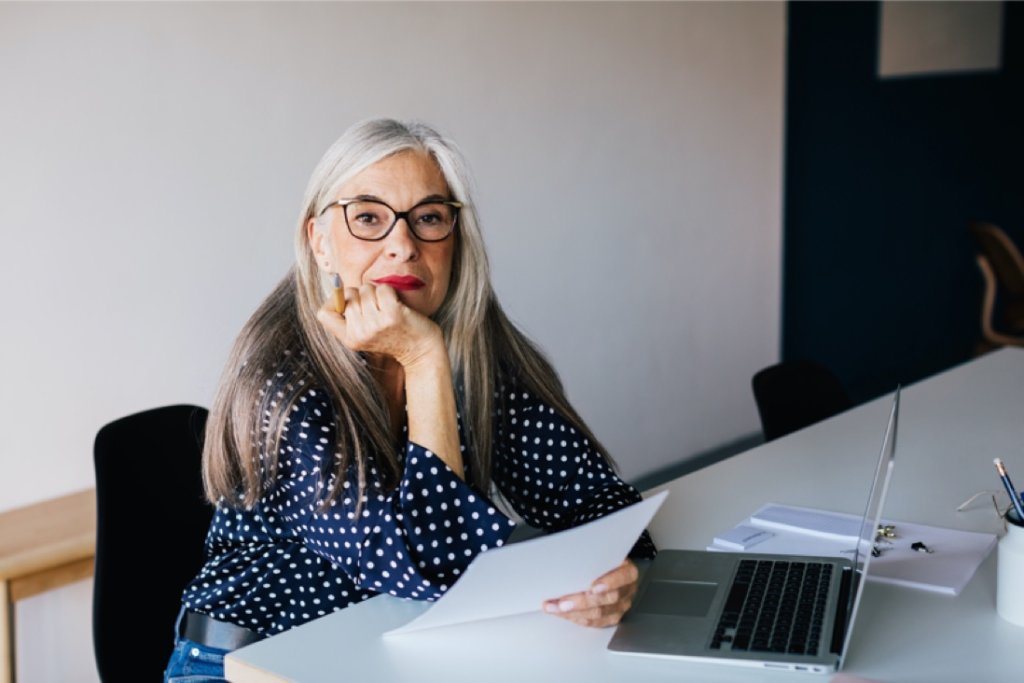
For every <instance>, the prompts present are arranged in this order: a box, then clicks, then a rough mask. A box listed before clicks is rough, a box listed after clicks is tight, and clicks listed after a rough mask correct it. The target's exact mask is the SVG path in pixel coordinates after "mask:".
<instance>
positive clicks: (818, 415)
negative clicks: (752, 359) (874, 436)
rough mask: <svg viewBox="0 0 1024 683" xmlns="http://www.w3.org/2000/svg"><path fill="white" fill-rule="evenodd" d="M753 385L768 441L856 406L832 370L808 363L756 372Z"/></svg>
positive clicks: (791, 363)
mask: <svg viewBox="0 0 1024 683" xmlns="http://www.w3.org/2000/svg"><path fill="white" fill-rule="evenodd" d="M751 384H752V385H753V389H754V400H755V401H756V402H757V412H758V413H759V414H760V416H761V429H762V431H763V432H764V439H765V441H772V440H773V439H777V438H779V437H780V436H785V435H786V434H789V433H790V432H795V431H796V430H798V429H803V428H804V427H806V426H808V425H811V424H814V423H815V422H818V421H820V420H824V419H825V418H827V417H832V416H833V415H835V414H837V413H841V412H843V411H844V410H846V409H848V408H851V407H853V401H851V400H850V397H849V395H848V394H847V393H846V390H845V389H844V388H843V385H842V384H841V383H840V382H839V379H838V378H836V376H835V375H834V374H832V371H831V370H829V369H828V368H826V367H825V366H823V365H821V364H819V363H815V362H814V361H809V360H793V361H783V362H782V363H778V364H776V365H771V366H769V367H767V368H764V369H763V370H760V371H759V372H757V373H756V374H755V375H754V377H753V379H752V380H751Z"/></svg>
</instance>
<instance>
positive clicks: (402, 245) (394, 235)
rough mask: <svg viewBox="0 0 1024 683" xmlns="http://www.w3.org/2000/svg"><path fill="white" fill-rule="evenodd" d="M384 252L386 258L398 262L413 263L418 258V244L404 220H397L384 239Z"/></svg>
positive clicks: (407, 222) (406, 221)
mask: <svg viewBox="0 0 1024 683" xmlns="http://www.w3.org/2000/svg"><path fill="white" fill-rule="evenodd" d="M384 250H385V253H386V254H387V255H388V258H392V259H396V260H398V261H414V260H416V258H417V257H418V256H419V253H420V247H419V243H418V242H417V240H416V238H415V237H414V236H413V234H412V228H410V227H409V221H408V220H407V219H406V218H404V217H403V218H399V219H398V222H397V223H395V227H394V228H392V229H391V233H390V234H389V235H388V236H387V237H385V238H384Z"/></svg>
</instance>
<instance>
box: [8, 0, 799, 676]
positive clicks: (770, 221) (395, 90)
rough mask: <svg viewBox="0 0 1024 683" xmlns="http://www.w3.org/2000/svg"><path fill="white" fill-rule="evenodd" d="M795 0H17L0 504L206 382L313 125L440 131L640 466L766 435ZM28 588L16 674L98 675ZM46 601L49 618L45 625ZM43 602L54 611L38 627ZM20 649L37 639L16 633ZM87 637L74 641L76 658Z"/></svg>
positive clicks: (276, 233) (576, 394)
mask: <svg viewBox="0 0 1024 683" xmlns="http://www.w3.org/2000/svg"><path fill="white" fill-rule="evenodd" d="M784 17H785V7H784V5H783V4H781V3H759V2H757V3H750V4H747V3H721V4H719V3H693V4H689V3H678V4H677V3H652V4H647V3H643V4H639V3H621V4H620V3H598V4H589V3H565V4H548V3H523V4H518V3H511V4H504V3H480V4H477V3H453V4H434V3H427V2H417V3H411V4H403V3H385V4H355V3H352V4H348V3H346V4H301V3H286V4H273V3H256V4H247V3H224V4H221V3H217V4H198V5H196V4H185V3H180V4H179V3H171V4H148V3H142V4H131V3H129V4H121V3H115V4H107V5H93V4H89V3H71V4H59V5H50V4H42V5H39V4H32V3H29V4H10V3H2V4H0V65H2V66H0V196H2V200H0V304H2V310H3V333H2V335H0V357H3V358H5V359H7V367H6V371H5V373H4V379H3V387H4V389H3V391H2V392H0V433H3V434H4V446H3V450H2V451H0V468H2V469H0V471H2V472H3V475H2V478H0V509H5V508H10V507H15V506H18V505H22V504H26V503H30V502H34V501H36V500H41V499H44V498H48V497H52V496H55V495H59V494H62V493H65V492H69V491H72V490H77V489H81V488H85V487H88V486H91V485H92V483H93V474H92V461H91V445H92V439H93V436H94V434H95V431H96V429H97V428H98V427H99V426H101V425H102V424H104V423H105V422H107V421H109V420H111V419H114V418H116V417H119V416H122V415H124V414H127V413H130V412H134V411H137V410H140V409H143V408H147V407H152V406H156V405H161V404H167V403H174V402H193V403H198V404H204V405H208V404H209V402H210V397H211V394H212V391H213V387H214V383H215V381H216V379H217V376H218V374H219V371H220V368H221V365H222V363H223V361H224V358H225V355H226V352H227V349H228V347H229V345H230V343H231V341H232V338H233V336H234V334H235V333H236V331H237V330H238V328H239V327H240V325H241V324H242V322H243V321H244V320H245V318H246V317H247V316H248V314H249V313H250V312H251V311H252V309H253V308H254V307H255V305H256V304H257V303H258V301H259V300H260V299H261V298H262V297H263V296H264V294H265V293H266V292H267V291H268V290H269V289H270V288H271V286H272V285H273V284H274V282H276V280H277V279H278V278H279V277H280V276H281V275H282V274H283V272H284V270H285V269H286V267H287V266H288V263H289V260H290V254H291V252H290V249H291V247H290V240H291V234H292V230H293V224H294V222H295V219H296V214H297V211H298V209H299V201H300V195H301V192H302V189H303V186H304V184H305V182H306V179H307V178H308V175H309V173H310V172H311V170H312V167H313V165H314V164H315V162H316V161H317V159H318V158H319V155H320V154H321V153H322V152H323V150H324V149H326V147H327V146H328V145H329V144H330V143H331V142H332V141H333V140H334V138H335V137H337V135H339V134H340V133H341V131H342V130H343V129H344V128H345V127H346V126H347V125H349V124H350V123H352V122H354V121H356V120H359V119H363V118H367V117H371V116H382V115H387V116H395V117H399V118H418V119H422V120H425V121H428V122H430V123H432V124H434V125H435V126H437V127H438V128H440V129H441V130H443V131H445V132H447V133H449V134H451V135H452V136H453V137H455V138H456V140H457V141H458V142H459V143H460V144H461V146H462V147H463V149H464V151H465V153H466V155H467V156H468V158H469V160H470V163H471V166H472V168H473V169H474V171H475V177H476V184H477V187H478V192H477V195H476V202H477V205H478V209H479V213H480V215H481V216H482V220H483V225H484V229H485V231H486V238H487V241H488V246H489V249H490V254H491V258H492V265H493V270H494V278H495V284H496V287H497V289H498V292H499V294H500V295H501V297H502V299H503V302H504V303H505V306H506V308H507V310H508V311H509V313H510V315H511V316H512V318H513V319H514V320H516V321H517V322H519V323H520V324H521V325H522V326H523V327H524V328H525V329H526V331H527V332H528V333H530V334H531V335H532V336H533V337H534V338H535V339H536V340H537V341H538V342H539V343H540V344H541V345H542V346H543V347H544V348H545V349H546V350H547V351H548V352H549V353H550V355H551V356H552V358H553V360H554V362H555V365H556V366H557V367H558V368H559V369H560V371H561V372H562V374H563V379H564V380H565V383H566V385H567V387H568V389H569V392H570V395H571V397H572V398H573V400H574V401H575V403H576V404H577V407H578V408H579V409H580V411H581V413H582V414H583V415H584V417H585V418H586V419H587V420H588V422H589V423H590V424H591V426H592V427H593V428H594V430H595V431H596V432H597V434H598V436H599V437H601V438H602V439H603V440H604V441H605V443H606V444H607V445H608V446H609V448H610V449H611V451H612V452H613V454H614V455H615V456H616V458H617V459H618V461H619V463H620V466H621V468H622V470H623V472H624V474H625V475H626V476H627V477H635V476H637V475H639V474H643V473H645V472H649V471H652V470H655V469H657V468H659V467H661V466H664V465H666V464H669V463H671V462H674V461H677V460H679V459H681V458H685V457H687V456H688V455H692V454H694V453H697V452H700V451H702V450H705V449H707V448H710V447H713V446H716V445H719V444H721V443H723V442H726V441H729V440H732V439H735V438H738V437H742V436H745V435H747V434H749V433H752V432H755V431H757V429H758V422H757V417H756V411H755V408H754V404H753V400H752V398H751V396H750V389H749V379H750V376H751V374H752V373H753V372H754V371H756V370H757V369H758V368H760V367H762V366H764V365H767V364H769V363H771V362H773V361H774V360H775V359H776V357H777V353H778V351H777V349H778V334H779V306H780V304H779V300H780V242H781V237H780V222H781V168H782V160H781V157H782V129H783V121H782V114H783V59H784V47H785V46H784V40H785V18H784ZM88 608H89V606H88V599H87V590H84V589H81V588H77V589H68V590H65V591H58V592H56V593H53V594H50V595H44V596H41V597H39V598H36V599H34V600H33V601H30V602H29V603H26V604H25V605H23V606H22V607H21V609H19V619H21V620H22V621H24V622H26V627H25V628H23V629H22V632H21V636H22V637H21V641H20V642H19V650H18V651H19V655H20V669H21V672H22V675H23V677H22V679H21V680H22V681H23V682H25V683H31V682H32V681H50V680H61V681H75V680H93V679H94V677H95V674H94V673H93V670H92V668H91V667H92V664H91V661H90V660H89V659H88V656H89V649H88V647H83V646H81V644H80V643H79V645H78V646H77V648H70V649H71V650H72V651H73V652H75V653H78V654H80V655H82V656H84V657H85V658H86V659H85V660H84V661H82V660H81V659H80V658H75V657H71V658H68V657H61V658H55V657H52V656H50V655H52V654H53V652H54V650H55V649H57V648H59V647H63V646H61V645H59V644H55V643H54V642H53V639H52V638H50V637H43V635H42V634H43V633H46V632H48V628H47V624H46V619H47V616H46V615H51V614H52V615H56V614H59V613H61V612H64V613H67V612H68V611H69V610H70V611H71V612H72V613H76V614H77V615H78V616H76V617H75V618H74V619H73V621H74V622H75V623H81V624H82V628H83V630H84V631H86V632H83V633H81V634H79V635H80V636H81V638H88V633H87V625H88V618H87V611H88ZM55 618H56V617H55ZM33 624H35V625H36V626H33ZM29 641H31V642H29ZM83 653H84V654H83Z"/></svg>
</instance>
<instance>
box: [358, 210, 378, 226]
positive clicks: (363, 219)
mask: <svg viewBox="0 0 1024 683" xmlns="http://www.w3.org/2000/svg"><path fill="white" fill-rule="evenodd" d="M355 220H356V222H357V223H362V224H363V225H374V224H375V223H377V222H378V221H380V218H378V217H377V216H376V215H374V214H372V213H361V214H358V215H357V216H356V217H355Z"/></svg>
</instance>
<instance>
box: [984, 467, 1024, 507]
mask: <svg viewBox="0 0 1024 683" xmlns="http://www.w3.org/2000/svg"><path fill="white" fill-rule="evenodd" d="M992 462H994V463H995V464H996V472H998V473H999V478H1000V479H1002V480H1003V486H1005V487H1006V492H1007V493H1009V494H1010V501H1011V502H1012V503H1013V509H1014V510H1016V511H1017V519H1019V520H1020V521H1022V522H1024V508H1021V505H1020V495H1019V494H1018V493H1017V489H1015V488H1013V482H1011V481H1010V475H1008V474H1007V473H1006V465H1004V464H1003V461H1002V459H1000V458H996V459H995V460H993V461H992Z"/></svg>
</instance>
